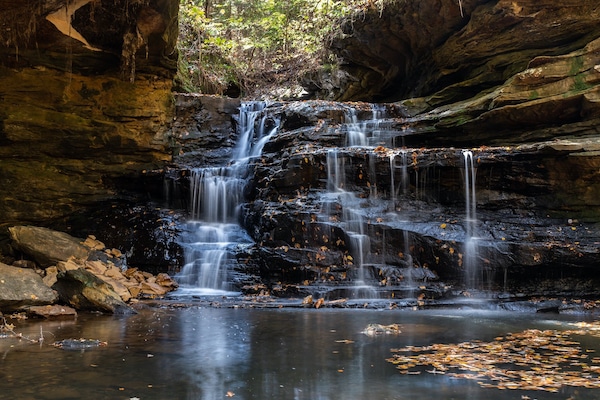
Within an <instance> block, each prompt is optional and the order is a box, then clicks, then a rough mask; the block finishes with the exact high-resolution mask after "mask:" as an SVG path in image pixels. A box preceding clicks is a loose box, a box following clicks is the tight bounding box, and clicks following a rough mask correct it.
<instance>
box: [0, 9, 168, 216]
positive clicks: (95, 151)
mask: <svg viewBox="0 0 600 400" xmlns="http://www.w3.org/2000/svg"><path fill="white" fill-rule="evenodd" d="M0 10H1V12H0V27H1V28H2V29H0V30H1V33H0V38H1V39H2V40H0V86H1V87H2V91H1V92H0V109H1V111H0V170H1V171H2V174H1V176H0V191H2V192H3V193H5V194H6V195H5V196H3V199H2V201H1V204H0V220H1V221H2V222H3V223H9V224H10V223H14V222H19V223H23V222H40V221H44V222H45V223H46V224H47V223H48V222H49V221H52V220H56V219H59V218H61V217H64V216H65V215H67V214H70V213H73V212H75V211H78V210H81V209H82V208H85V207H88V206H90V205H92V204H95V203H97V202H99V201H104V200H107V199H113V198H115V197H117V196H119V195H120V194H123V193H128V194H133V193H134V192H135V189H137V188H136V185H139V183H136V182H140V180H139V178H140V176H141V175H142V171H144V170H152V169H157V168H161V167H162V166H163V164H164V162H165V161H168V160H170V157H171V154H170V150H169V149H168V140H169V139H168V137H167V135H166V132H167V123H168V122H169V121H170V120H171V117H172V97H171V87H172V78H173V75H174V72H175V68H176V60H177V52H176V50H175V41H176V38H177V12H178V2H177V1H174V0H152V1H120V0H103V1H86V0H81V1H75V2H67V1H64V0H47V1H40V2H36V4H35V5H33V4H32V3H31V2H14V1H0ZM125 181H127V185H123V184H122V183H123V182H125Z"/></svg>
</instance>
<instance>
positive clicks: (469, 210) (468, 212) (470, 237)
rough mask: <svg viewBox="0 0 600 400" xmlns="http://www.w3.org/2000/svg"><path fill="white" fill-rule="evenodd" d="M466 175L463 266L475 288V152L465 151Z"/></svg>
mask: <svg viewBox="0 0 600 400" xmlns="http://www.w3.org/2000/svg"><path fill="white" fill-rule="evenodd" d="M463 158H464V170H465V172H464V176H465V249H464V255H463V267H464V270H465V284H466V285H467V287H471V288H474V287H475V286H476V285H477V284H478V276H477V275H478V273H477V272H478V271H477V234H476V228H477V215H476V207H477V196H476V192H475V176H476V173H477V169H476V168H475V163H474V162H473V153H472V152H471V151H469V150H464V151H463Z"/></svg>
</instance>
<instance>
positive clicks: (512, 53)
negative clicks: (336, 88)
mask: <svg viewBox="0 0 600 400" xmlns="http://www.w3.org/2000/svg"><path fill="white" fill-rule="evenodd" d="M384 3H387V4H385V5H384V6H382V5H381V4H380V3H377V4H375V3H372V5H371V7H370V8H368V9H366V10H365V11H364V12H361V13H357V14H356V15H354V16H352V17H351V18H348V20H347V21H346V22H345V24H344V25H343V26H342V31H343V34H342V35H340V36H339V37H338V38H337V39H336V40H335V41H334V42H333V44H332V49H333V50H334V52H336V53H337V54H338V55H339V56H341V57H342V59H343V61H344V62H345V64H344V65H343V67H342V68H343V70H344V71H346V72H347V73H348V74H349V75H350V78H349V79H347V82H348V85H347V86H345V87H343V88H342V90H340V92H338V93H339V95H338V97H337V98H338V99H341V100H369V101H372V100H381V99H390V100H399V99H404V98H408V97H420V96H424V95H431V97H432V98H431V99H430V100H431V104H433V105H441V104H444V103H448V102H450V101H457V100H461V99H465V98H468V97H471V96H473V95H475V94H477V93H479V92H481V91H482V90H486V89H488V88H490V87H494V86H496V85H498V84H501V83H502V82H504V81H505V80H506V79H508V78H510V77H511V76H513V75H514V74H516V73H518V72H520V71H522V70H524V69H526V67H527V65H528V63H529V62H530V61H531V60H532V59H534V58H535V57H540V56H557V55H562V54H567V53H569V52H571V51H574V50H577V49H581V48H582V47H583V46H585V44H586V43H588V42H590V41H591V40H592V39H594V38H596V37H598V36H599V35H600V28H599V27H598V24H597V23H596V21H597V19H598V16H599V13H600V10H599V9H598V6H597V4H595V3H593V2H589V1H584V0H567V1H561V2H553V1H536V0H525V1H519V2H514V1H508V0H462V1H460V2H457V1H453V0H435V1H428V2H427V3H423V2H420V1H401V2H384ZM433 93H436V94H435V95H433Z"/></svg>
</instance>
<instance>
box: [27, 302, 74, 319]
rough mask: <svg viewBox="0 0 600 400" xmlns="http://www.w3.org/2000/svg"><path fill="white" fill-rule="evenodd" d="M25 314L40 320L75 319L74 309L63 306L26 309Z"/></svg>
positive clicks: (55, 305)
mask: <svg viewBox="0 0 600 400" xmlns="http://www.w3.org/2000/svg"><path fill="white" fill-rule="evenodd" d="M27 313H28V314H29V315H31V316H34V317H41V318H48V319H50V318H64V317H68V318H74V317H77V311H76V310H75V309H74V308H71V307H68V306H65V305H58V304H54V305H47V306H30V307H27Z"/></svg>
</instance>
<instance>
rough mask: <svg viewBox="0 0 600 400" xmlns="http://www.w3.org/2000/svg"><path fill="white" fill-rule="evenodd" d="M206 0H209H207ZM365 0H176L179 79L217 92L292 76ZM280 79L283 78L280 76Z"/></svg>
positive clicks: (315, 61) (312, 63)
mask: <svg viewBox="0 0 600 400" xmlns="http://www.w3.org/2000/svg"><path fill="white" fill-rule="evenodd" d="M207 2H208V3H207ZM363 3H364V0H361V1H358V0H249V1H247V0H244V1H242V0H181V3H180V38H179V50H180V54H181V62H180V71H179V75H180V77H179V78H180V80H181V81H184V82H185V83H186V85H184V86H185V89H186V90H189V91H200V92H205V93H217V94H221V93H222V92H223V91H224V90H225V89H226V88H227V86H229V85H230V84H231V83H234V84H236V85H239V86H241V87H242V89H246V91H247V92H248V91H251V90H252V86H264V84H265V82H269V83H271V84H275V85H276V84H277V80H281V81H285V80H290V79H297V78H298V76H299V75H300V72H301V71H299V68H316V67H318V65H319V59H320V58H321V57H325V53H326V51H325V46H324V43H325V41H326V40H325V39H326V37H327V36H328V35H330V34H331V32H332V31H333V30H334V27H335V26H337V25H338V20H339V18H340V17H342V16H344V15H346V14H348V13H350V12H351V10H353V9H355V8H357V7H358V6H360V5H362V4H363ZM282 83H285V82H282Z"/></svg>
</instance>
